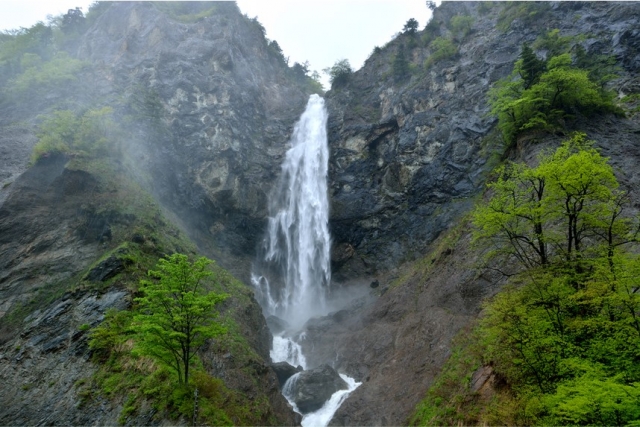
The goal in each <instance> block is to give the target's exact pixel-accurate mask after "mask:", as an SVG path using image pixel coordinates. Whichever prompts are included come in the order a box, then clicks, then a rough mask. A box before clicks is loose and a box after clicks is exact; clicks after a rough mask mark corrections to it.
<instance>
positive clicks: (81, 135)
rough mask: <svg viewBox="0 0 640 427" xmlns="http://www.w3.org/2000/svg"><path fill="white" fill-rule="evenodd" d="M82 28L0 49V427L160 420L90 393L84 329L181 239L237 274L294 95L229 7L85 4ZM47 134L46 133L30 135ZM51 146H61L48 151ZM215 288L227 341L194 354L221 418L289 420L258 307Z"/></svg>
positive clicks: (239, 293) (255, 31)
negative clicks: (88, 7)
mask: <svg viewBox="0 0 640 427" xmlns="http://www.w3.org/2000/svg"><path fill="white" fill-rule="evenodd" d="M82 22H83V23H82V25H80V24H78V27H77V28H72V29H69V28H61V27H53V28H52V29H51V28H50V29H48V30H47V28H44V29H42V28H40V27H37V28H35V29H29V30H28V31H27V32H25V33H24V34H21V35H19V36H17V37H16V38H13V39H8V41H6V40H4V39H3V42H5V41H6V43H8V44H5V45H3V46H4V47H7V46H8V48H7V49H9V50H10V49H13V48H15V49H16V50H17V52H18V53H17V55H18V57H17V58H14V57H12V56H6V55H5V54H6V52H7V50H4V51H2V55H3V56H2V60H1V61H0V66H2V67H3V70H4V71H6V72H7V73H6V74H5V75H4V76H3V78H2V84H3V89H2V97H0V109H1V110H2V112H3V115H2V120H1V123H0V125H2V128H3V130H4V131H6V130H9V131H8V132H3V137H2V141H1V143H2V154H3V157H2V161H3V167H2V170H3V174H4V175H3V176H2V179H3V187H2V199H1V200H0V203H2V204H1V205H0V230H2V231H1V232H0V235H1V236H2V238H1V239H0V240H1V242H0V248H1V250H0V253H1V255H0V271H2V273H1V277H0V283H2V287H1V291H0V330H1V331H2V336H1V337H0V338H1V345H2V347H1V348H2V350H1V351H0V354H2V357H1V358H0V372H1V375H2V378H3V381H4V383H5V384H6V387H4V390H5V391H4V392H3V393H0V401H2V402H3V404H2V405H0V406H2V408H3V409H2V411H1V412H0V419H1V420H3V421H2V422H3V423H7V424H14V423H21V424H36V423H39V422H47V423H60V424H93V423H97V424H115V423H118V422H125V420H126V422H128V423H132V424H146V423H149V422H160V421H161V420H163V419H164V420H167V419H168V418H167V417H175V412H174V413H173V414H170V413H169V412H167V411H168V408H164V409H161V410H160V411H158V409H157V408H155V409H154V408H153V407H152V404H153V399H152V401H151V403H149V402H146V401H144V399H142V400H140V399H138V400H134V401H133V403H134V406H131V405H132V401H131V399H129V400H126V399H125V398H126V397H127V395H126V394H125V395H123V394H122V393H126V392H127V388H126V387H125V388H124V389H123V388H122V387H121V386H120V385H118V387H120V390H124V391H120V392H116V393H115V394H113V388H111V389H108V388H105V387H106V386H105V385H104V384H105V383H104V382H102V383H100V380H99V379H98V380H96V378H97V377H96V375H97V374H96V373H100V372H103V371H101V370H104V366H102V365H101V364H100V363H97V362H96V360H95V359H92V357H91V355H92V351H91V350H90V349H89V348H88V346H87V344H88V338H89V332H87V331H88V330H90V329H91V328H93V327H95V326H97V325H99V324H100V322H101V321H102V320H103V319H104V316H105V313H106V312H107V311H108V310H109V309H110V308H117V309H127V308H130V307H131V304H132V297H133V296H134V295H135V292H136V289H137V283H138V280H139V279H140V278H141V277H143V276H144V274H145V272H146V270H147V269H150V268H152V267H153V266H154V264H155V262H156V261H157V260H158V259H159V258H160V257H162V256H164V255H166V254H169V253H173V252H186V253H189V254H191V255H195V254H196V249H195V246H194V245H193V244H192V243H191V242H190V241H189V238H191V239H193V241H195V243H196V244H198V245H199V248H198V249H197V251H199V253H201V254H204V255H207V256H209V257H215V258H217V259H218V260H219V261H220V262H221V264H223V265H225V266H227V267H230V268H231V269H232V270H234V271H235V272H240V273H243V274H248V271H249V268H248V266H249V263H248V260H249V259H251V258H252V257H253V251H254V246H255V239H256V238H257V237H258V236H259V235H260V233H259V232H258V230H261V228H262V222H263V221H264V216H265V212H266V211H265V208H266V193H267V192H268V191H269V189H270V188H269V185H268V184H269V182H270V181H271V179H270V178H271V177H272V176H273V175H275V173H276V171H277V168H278V167H279V163H280V157H281V156H282V153H283V152H284V151H285V149H286V141H287V140H288V133H289V132H290V129H291V127H292V126H293V123H294V121H295V119H296V118H297V116H298V115H299V113H300V111H301V110H302V108H303V107H304V103H305V102H306V98H307V97H308V94H309V91H310V86H309V82H308V80H306V78H304V77H301V76H297V77H295V76H294V75H293V74H292V72H291V70H290V69H289V68H288V67H287V65H286V63H285V61H284V57H283V56H282V54H281V52H279V51H278V50H275V49H273V48H272V47H271V46H270V45H269V44H268V41H267V40H266V39H265V38H264V30H263V29H262V27H261V26H260V24H259V23H258V22H257V21H253V20H250V19H249V18H247V17H245V16H242V15H241V14H240V12H239V10H238V9H237V7H236V5H235V4H233V3H227V2H220V3H216V2H214V3H198V4H191V3H190V4H166V5H165V4H152V3H147V2H141V3H134V2H131V3H130V2H122V3H101V4H98V5H96V6H94V9H93V12H92V13H90V14H89V15H88V17H87V18H86V20H85V21H82ZM33 34H38V37H31V36H32V35H33ZM22 35H25V37H23V38H20V37H21V36H22ZM54 36H55V37H54ZM24 40H27V41H28V43H27V44H26V47H25V45H22V44H20V43H23V42H24ZM33 40H35V42H33ZM32 42H33V43H35V45H33V46H32V45H30V44H29V43H32ZM11 43H13V44H11ZM34 46H35V47H34ZM20 49H22V50H20ZM27 59H28V61H27ZM29 61H31V62H29ZM33 64H35V65H33ZM65 64H66V65H65ZM67 65H69V66H67ZM34 76H35V77H34ZM104 106H108V107H109V108H107V109H103V107H104ZM98 111H99V113H96V112H98ZM92 114H97V115H98V116H100V117H101V119H100V120H102V119H104V120H103V121H98V122H91V120H93V119H90V118H89V117H94V118H95V117H97V116H95V115H94V116H91V115H92ZM74 117H75V118H74ZM65 120H66V121H65ZM89 123H94V125H95V126H94V125H92V124H89ZM46 124H48V125H49V127H48V128H47V129H48V130H47V132H51V133H48V134H47V133H46V132H45V133H42V132H41V130H42V129H44V128H43V126H45V125H46ZM56 126H58V127H56ZM92 126H93V127H92ZM52 135H53V136H52ZM55 135H58V136H60V137H61V138H62V139H61V140H60V141H59V142H53V143H52V142H51V141H53V140H54V139H55V138H54V137H55ZM94 136H95V137H96V138H94ZM92 138H93V139H92ZM45 140H46V141H48V142H47V144H50V145H46V144H45V142H43V141H45ZM38 141H40V143H39V144H40V145H38V147H36V150H37V152H38V153H39V155H38V158H37V159H36V158H35V157H34V158H33V159H32V164H29V155H30V153H31V151H32V148H33V147H34V144H36V142H38ZM43 144H45V145H43ZM56 144H57V145H56ZM23 172H24V173H23ZM159 205H164V207H163V208H160V207H159ZM174 224H177V226H176V225H174ZM185 231H186V233H187V235H185V234H183V233H184V232H185ZM227 284H228V286H229V287H228V289H226V291H227V292H228V293H230V294H231V295H232V297H231V298H230V299H229V300H228V301H227V302H226V303H225V304H224V306H223V307H222V312H223V319H225V320H224V321H225V322H229V325H231V326H229V331H230V332H229V335H228V337H227V338H224V339H221V340H220V341H219V342H217V343H216V345H211V346H210V347H209V349H208V350H207V351H206V352H204V353H203V354H202V355H201V359H202V362H203V365H204V366H205V367H206V369H207V371H208V373H209V374H211V375H214V376H215V377H217V378H221V379H223V382H224V387H226V389H223V395H222V396H226V397H223V399H226V402H225V405H224V408H226V409H225V410H227V411H228V413H227V415H228V416H229V417H231V418H230V419H231V420H232V422H234V423H244V424H278V425H291V424H295V423H296V422H297V418H296V417H295V414H294V413H293V412H292V410H291V408H290V406H289V405H288V404H287V403H286V401H285V400H284V398H283V397H282V396H281V395H280V392H279V389H278V385H277V380H276V377H275V374H274V373H273V371H272V370H271V369H270V367H269V365H268V363H269V346H270V334H269V332H268V330H267V328H266V324H265V322H264V318H263V317H262V315H261V310H260V307H259V306H258V305H257V303H256V302H255V300H254V299H253V296H252V291H251V289H250V288H249V287H246V286H244V285H240V284H239V283H238V282H237V281H235V279H234V280H231V279H229V280H228V281H227ZM103 374H104V375H110V374H109V373H108V372H107V373H106V374H105V373H104V372H103V373H102V374H100V375H103ZM104 375H103V377H104ZM43 378H46V380H43ZM113 378H116V377H113ZM113 378H112V379H113ZM120 383H122V380H120ZM101 384H102V385H101ZM112 386H113V384H112V385H111V386H109V387H112ZM118 387H116V390H117V389H118ZM128 390H129V391H128V392H129V393H134V394H135V393H136V390H135V389H134V390H131V389H128ZM224 390H227V391H224ZM224 393H226V394H224ZM24 401H30V402H32V403H31V404H30V405H28V406H24V405H23V404H22V403H21V402H24ZM145 402H146V403H145ZM150 405H151V406H150ZM132 408H135V409H132ZM132 410H133V412H131V411H132ZM123 411H124V412H123ZM229 411H230V412H229ZM234 411H235V412H234ZM123 414H124V415H123ZM125 417H126V418H125ZM154 417H155V418H154ZM167 422H168V421H167ZM171 422H185V421H184V420H175V419H174V420H173V421H171Z"/></svg>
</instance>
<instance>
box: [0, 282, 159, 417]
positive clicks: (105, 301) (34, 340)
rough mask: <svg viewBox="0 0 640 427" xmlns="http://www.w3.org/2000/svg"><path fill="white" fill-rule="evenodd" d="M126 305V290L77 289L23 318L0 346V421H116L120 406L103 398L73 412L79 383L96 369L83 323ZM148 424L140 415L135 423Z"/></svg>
mask: <svg viewBox="0 0 640 427" xmlns="http://www.w3.org/2000/svg"><path fill="white" fill-rule="evenodd" d="M128 306H129V295H128V293H127V292H125V291H121V290H115V289H114V290H110V291H108V292H106V293H104V294H102V295H99V294H96V293H93V292H89V293H84V292H76V293H73V294H72V293H68V294H65V295H63V296H62V297H61V298H60V299H59V300H58V302H56V303H54V304H53V305H51V306H49V307H47V308H42V310H38V311H35V312H33V313H32V314H31V315H30V316H29V317H27V319H25V325H26V326H25V327H24V329H23V330H22V333H21V334H20V335H19V336H17V337H15V338H14V339H12V340H10V341H8V342H6V343H4V344H2V345H0V378H1V379H2V384H3V387H2V389H1V390H0V402H2V405H0V424H2V425H27V424H36V423H37V424H47V423H49V422H55V424H64V425H88V424H101V425H112V424H117V422H118V421H117V420H118V413H119V408H117V407H115V406H114V404H113V403H112V402H109V401H108V400H106V399H104V400H102V401H100V402H95V404H92V405H85V406H84V407H83V410H82V411H78V410H77V408H78V407H79V406H82V405H83V403H84V402H82V397H81V396H80V395H79V393H78V392H79V391H80V388H79V385H81V383H80V382H78V381H79V380H86V378H88V377H90V376H91V375H92V374H93V373H94V372H95V370H96V368H97V367H96V365H94V364H93V363H91V362H90V361H89V356H90V350H89V347H88V345H87V344H88V334H87V333H86V329H87V328H86V327H87V326H89V327H94V326H96V325H98V324H99V323H100V322H101V321H102V319H103V318H104V313H105V312H106V311H107V310H108V309H116V310H123V309H125V308H127V307H128ZM83 325H84V326H83ZM24 402H30V403H29V404H24ZM145 415H148V414H145ZM147 422H148V419H146V418H145V416H144V415H143V416H141V417H140V418H139V419H137V420H135V421H134V423H135V424H146V423H147Z"/></svg>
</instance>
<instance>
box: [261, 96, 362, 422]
mask: <svg viewBox="0 0 640 427" xmlns="http://www.w3.org/2000/svg"><path fill="white" fill-rule="evenodd" d="M328 161H329V148H328V144H327V110H326V108H325V106H324V100H323V99H322V98H321V97H319V96H318V95H311V97H310V98H309V102H308V103H307V108H306V110H305V111H304V113H303V114H302V116H301V117H300V120H299V121H298V123H297V124H296V125H295V128H294V131H293V136H292V138H291V148H290V149H289V150H288V151H287V154H286V156H285V159H284V161H283V163H282V171H281V174H280V179H279V181H278V182H277V184H276V187H275V189H274V192H273V194H272V195H271V197H270V202H269V222H268V225H267V230H266V232H265V237H264V239H263V241H262V244H261V245H260V247H259V249H258V256H257V259H256V262H255V263H254V268H253V272H252V276H251V278H252V282H253V284H254V286H255V289H256V298H257V299H258V302H259V303H260V305H261V306H262V309H263V311H264V314H265V316H275V317H277V318H279V319H281V320H284V321H285V322H286V324H287V331H286V332H283V333H282V334H280V335H276V336H274V339H273V347H272V350H271V359H272V361H273V362H288V363H289V364H291V365H293V366H302V368H303V369H306V368H307V365H306V359H305V357H304V355H303V354H302V350H301V347H300V345H299V343H297V342H296V341H295V339H294V338H292V337H293V336H298V339H304V333H302V334H296V332H298V331H300V330H301V329H302V328H303V326H304V324H305V322H306V321H307V320H309V319H310V318H311V317H314V316H322V315H326V314H327V310H328V307H327V298H328V297H329V292H330V288H329V285H330V282H331V266H330V248H331V237H330V235H329V200H328V194H327V169H328ZM340 376H341V377H342V378H343V379H344V380H345V381H346V382H347V384H348V385H349V389H348V390H341V391H338V392H336V393H334V394H333V396H332V397H331V398H330V399H329V400H328V401H327V402H325V404H324V406H323V407H322V408H320V409H319V410H318V411H316V412H313V413H310V414H306V415H305V416H304V417H303V421H302V424H303V425H304V426H309V427H311V426H314V427H315V426H326V425H327V424H328V423H329V421H330V420H331V417H332V416H333V414H334V413H335V411H336V410H337V409H338V407H339V406H340V404H341V403H342V402H343V401H344V400H345V399H346V398H347V396H348V395H349V393H350V392H351V391H353V390H355V388H356V387H357V386H358V385H360V383H356V382H355V381H354V380H353V379H352V378H349V377H347V376H346V375H343V374H340ZM294 377H295V375H294ZM294 377H292V378H291V379H290V381H289V382H287V384H286V385H285V387H284V389H286V387H287V385H290V382H291V381H292V380H293V381H295V378H294ZM283 394H284V395H285V397H287V393H286V392H284V391H283ZM290 403H292V402H290ZM294 407H295V405H294Z"/></svg>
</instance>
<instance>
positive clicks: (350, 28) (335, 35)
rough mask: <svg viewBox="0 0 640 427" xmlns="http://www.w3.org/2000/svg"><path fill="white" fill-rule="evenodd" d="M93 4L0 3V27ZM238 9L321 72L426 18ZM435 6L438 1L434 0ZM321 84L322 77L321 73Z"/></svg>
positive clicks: (400, 4) (304, 8) (252, 3)
mask: <svg viewBox="0 0 640 427" xmlns="http://www.w3.org/2000/svg"><path fill="white" fill-rule="evenodd" d="M91 3H93V0H0V29H2V30H7V29H14V28H20V27H30V26H32V25H33V24H35V23H36V22H38V21H43V22H45V23H46V22H47V15H54V16H55V15H60V14H63V13H66V12H67V10H68V9H72V8H75V7H77V6H78V7H81V8H82V10H83V12H85V13H86V12H87V10H88V8H89V5H90V4H91ZM237 3H238V6H239V7H240V10H241V11H242V12H243V13H246V14H247V15H248V16H249V17H251V18H253V17H255V16H257V17H258V20H259V21H260V22H261V23H262V25H264V27H265V28H266V30H267V37H268V38H270V39H272V40H276V41H277V42H278V44H279V45H280V47H281V48H282V50H283V52H284V55H285V56H288V57H289V59H290V62H289V64H290V65H293V63H294V62H300V63H302V62H304V61H309V63H310V68H311V69H312V70H317V71H319V72H321V71H322V69H323V68H326V67H330V66H331V65H333V64H334V63H335V62H336V61H338V60H340V59H343V58H346V59H348V60H349V62H350V63H351V66H352V67H353V68H354V69H358V68H360V67H361V66H362V64H363V63H364V60H365V59H367V57H368V56H369V54H370V53H371V51H372V50H373V48H374V47H375V46H382V45H384V44H385V43H387V42H388V41H389V40H391V37H392V36H393V35H394V34H395V33H397V32H399V31H401V30H402V27H403V26H404V24H405V22H407V20H408V19H409V18H415V19H417V20H418V23H419V28H420V29H422V28H423V27H424V26H425V25H426V23H427V21H428V19H429V18H430V16H431V12H430V11H429V9H427V6H426V4H425V1H424V0H238V1H237ZM438 3H439V2H438ZM323 80H324V83H325V86H327V79H326V76H324V74H323Z"/></svg>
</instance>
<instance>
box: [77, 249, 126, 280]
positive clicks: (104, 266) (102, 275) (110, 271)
mask: <svg viewBox="0 0 640 427" xmlns="http://www.w3.org/2000/svg"><path fill="white" fill-rule="evenodd" d="M131 263H132V261H131V260H129V259H127V258H120V257H118V256H116V255H111V256H110V257H109V258H107V259H105V260H104V261H102V262H101V263H100V264H98V265H97V266H96V267H94V268H92V269H91V271H89V273H87V275H86V276H85V280H89V281H90V282H104V281H107V280H109V279H111V278H112V277H114V276H115V275H117V274H118V273H120V272H122V271H123V270H124V269H125V268H126V266H127V265H130V264H131Z"/></svg>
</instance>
